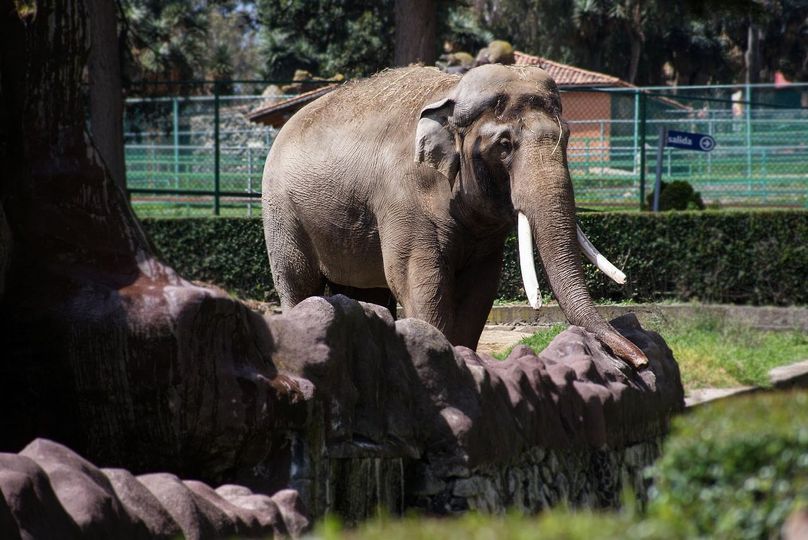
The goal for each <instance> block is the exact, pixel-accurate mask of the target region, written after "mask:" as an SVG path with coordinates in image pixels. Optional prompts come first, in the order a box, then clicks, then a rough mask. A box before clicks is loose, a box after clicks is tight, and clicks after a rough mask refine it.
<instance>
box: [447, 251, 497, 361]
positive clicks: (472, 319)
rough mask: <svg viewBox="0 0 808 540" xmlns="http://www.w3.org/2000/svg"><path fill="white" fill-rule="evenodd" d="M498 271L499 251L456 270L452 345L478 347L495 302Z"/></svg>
mask: <svg viewBox="0 0 808 540" xmlns="http://www.w3.org/2000/svg"><path fill="white" fill-rule="evenodd" d="M501 273H502V255H501V254H499V255H494V256H491V257H490V258H488V259H484V260H482V261H479V262H476V263H474V264H473V265H471V266H469V267H468V268H466V269H464V270H462V271H461V272H458V274H457V276H456V279H455V282H456V285H455V297H456V301H455V313H454V317H453V320H454V322H453V326H452V330H451V334H452V338H451V339H450V341H452V344H453V345H464V346H466V347H468V348H469V349H477V343H478V342H479V341H480V335H481V334H482V333H483V329H484V328H485V323H486V321H487V320H488V314H489V313H490V312H491V306H493V305H494V299H495V298H496V295H497V289H498V288H499V277H500V275H501Z"/></svg>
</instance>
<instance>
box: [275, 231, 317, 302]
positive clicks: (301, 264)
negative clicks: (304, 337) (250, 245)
mask: <svg viewBox="0 0 808 540" xmlns="http://www.w3.org/2000/svg"><path fill="white" fill-rule="evenodd" d="M274 232H275V230H272V229H270V230H269V231H268V233H269V234H267V247H268V251H269V265H270V267H271V269H272V279H273V281H274V282H275V290H276V291H277V292H278V296H279V297H280V299H281V309H282V310H283V311H287V310H289V309H291V308H293V307H294V306H296V305H297V304H299V303H300V302H302V301H303V300H305V299H306V298H308V297H310V296H320V295H322V294H323V292H324V291H325V284H326V280H325V276H323V274H322V272H321V271H320V267H319V260H318V259H317V255H316V252H315V250H314V248H313V247H312V245H311V243H310V242H309V240H308V238H307V237H305V236H304V235H298V236H297V237H296V238H295V237H293V236H291V235H283V234H271V233H274ZM292 238H294V239H292Z"/></svg>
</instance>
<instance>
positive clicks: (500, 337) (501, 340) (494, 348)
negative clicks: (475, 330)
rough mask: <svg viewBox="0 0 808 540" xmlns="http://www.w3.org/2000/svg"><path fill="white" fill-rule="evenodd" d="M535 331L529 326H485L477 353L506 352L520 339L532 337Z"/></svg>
mask: <svg viewBox="0 0 808 540" xmlns="http://www.w3.org/2000/svg"><path fill="white" fill-rule="evenodd" d="M535 331H536V328H534V327H531V326H503V325H486V327H485V330H483V335H481V336H480V343H479V344H478V345H477V352H478V353H487V354H494V353H497V352H500V351H504V350H507V349H508V348H510V347H513V346H514V345H516V344H517V343H519V341H521V340H522V339H524V338H526V337H528V336H532V335H533V333H534V332H535Z"/></svg>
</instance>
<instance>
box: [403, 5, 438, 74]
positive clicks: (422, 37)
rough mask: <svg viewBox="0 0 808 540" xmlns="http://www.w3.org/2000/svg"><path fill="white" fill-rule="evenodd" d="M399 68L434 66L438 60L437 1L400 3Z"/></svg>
mask: <svg viewBox="0 0 808 540" xmlns="http://www.w3.org/2000/svg"><path fill="white" fill-rule="evenodd" d="M395 12H396V13H395V25H396V34H395V35H396V46H395V54H394V56H393V63H394V64H395V65H396V66H406V65H408V64H412V63H416V62H423V63H424V64H427V65H430V64H434V63H435V60H436V59H437V58H438V34H437V30H438V21H437V17H438V10H437V5H436V3H435V0H396V2H395Z"/></svg>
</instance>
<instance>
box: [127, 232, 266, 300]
mask: <svg viewBox="0 0 808 540" xmlns="http://www.w3.org/2000/svg"><path fill="white" fill-rule="evenodd" d="M143 228H144V229H145V230H146V233H147V234H148V235H149V238H150V239H151V241H152V243H153V244H154V246H155V247H156V248H157V251H158V253H159V254H160V255H161V256H162V258H163V260H165V261H166V262H167V263H168V264H170V265H171V266H172V267H173V268H175V269H177V270H178V271H179V272H180V274H182V276H183V277H185V278H186V279H191V280H198V281H205V282H209V283H214V284H216V285H219V286H220V287H223V288H225V289H227V290H228V291H231V292H232V293H234V294H236V295H238V296H241V297H243V298H251V299H255V300H262V301H277V295H276V293H275V289H274V288H273V286H272V275H271V274H270V271H269V261H268V260H267V252H266V245H265V244H264V231H263V229H262V228H261V220H260V219H248V218H220V219H212V218H189V219H144V220H143Z"/></svg>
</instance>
